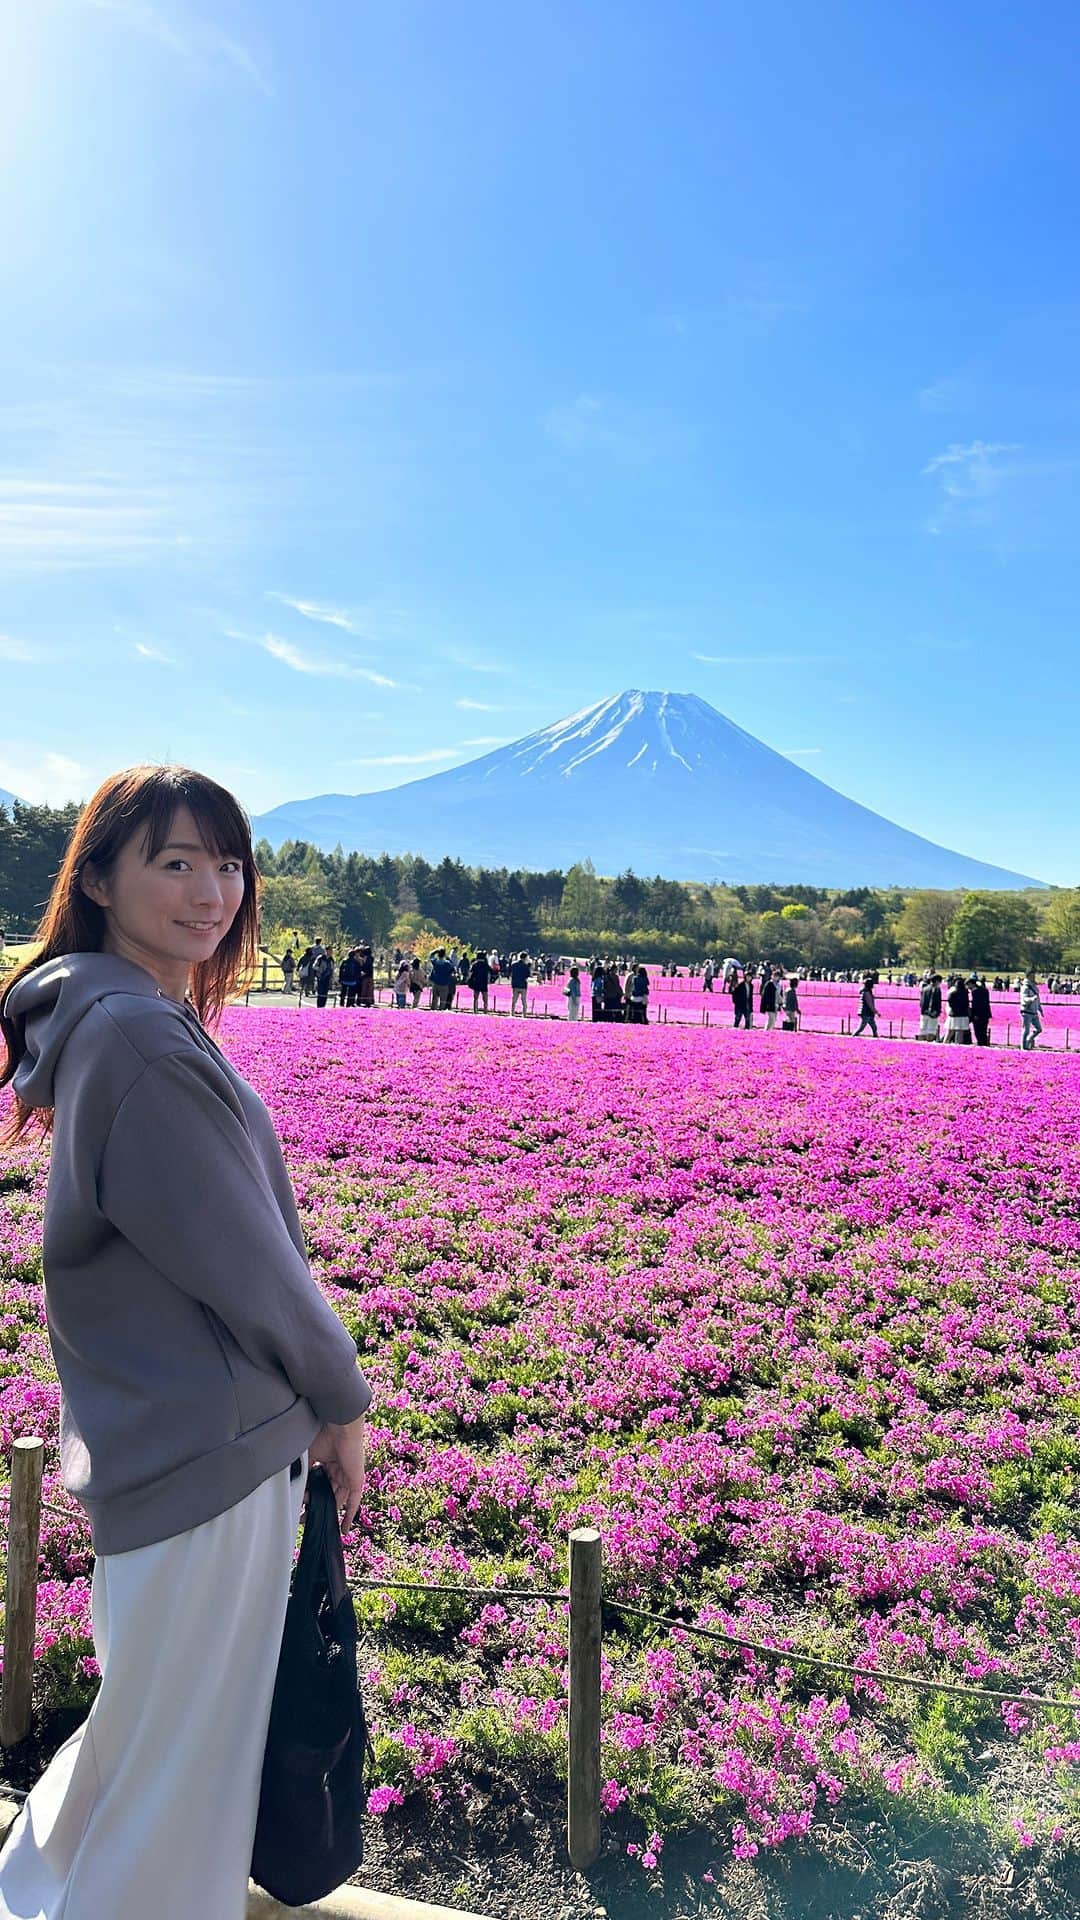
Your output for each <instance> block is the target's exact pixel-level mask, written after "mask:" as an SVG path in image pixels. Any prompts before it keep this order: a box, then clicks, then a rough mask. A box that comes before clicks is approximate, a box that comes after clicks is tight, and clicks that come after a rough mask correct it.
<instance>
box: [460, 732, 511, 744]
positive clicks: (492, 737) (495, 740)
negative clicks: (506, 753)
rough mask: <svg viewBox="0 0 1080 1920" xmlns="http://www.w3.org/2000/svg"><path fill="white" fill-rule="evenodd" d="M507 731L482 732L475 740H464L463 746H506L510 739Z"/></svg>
mask: <svg viewBox="0 0 1080 1920" xmlns="http://www.w3.org/2000/svg"><path fill="white" fill-rule="evenodd" d="M510 737H511V736H510V735H509V734H505V733H481V734H478V735H477V737H476V739H475V740H463V741H462V743H461V744H462V746H463V747H505V746H506V744H507V742H508V740H509V739H510Z"/></svg>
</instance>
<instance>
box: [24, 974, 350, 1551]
mask: <svg viewBox="0 0 1080 1920" xmlns="http://www.w3.org/2000/svg"><path fill="white" fill-rule="evenodd" d="M4 1012H5V1014H6V1015H8V1016H9V1017H10V1018H12V1019H14V1020H15V1021H17V1022H23V1021H24V1022H25V1027H24V1033H25V1038H26V1044H27V1052H26V1054H25V1056H24V1058H23V1059H22V1061H21V1062H20V1064H19V1067H18V1068H17V1070H16V1072H15V1075H14V1078H13V1080H12V1082H11V1083H10V1084H11V1085H12V1086H13V1088H14V1090H15V1092H16V1093H17V1094H18V1095H19V1097H20V1099H21V1100H23V1101H25V1102H26V1103H27V1104H28V1105H30V1106H35V1107H54V1108H55V1115H54V1121H53V1135H52V1149H51V1158H50V1165H49V1183H48V1193H47V1197H46V1201H45V1226H44V1238H43V1263H44V1274H45V1306H46V1317H47V1321H48V1328H49V1338H50V1341H51V1344H52V1351H53V1358H54V1360H55V1363H56V1371H57V1374H58V1376H59V1379H60V1387H61V1399H60V1464H61V1474H62V1478H63V1483H64V1485H65V1487H66V1488H67V1489H68V1491H69V1493H71V1494H73V1495H74V1496H75V1498H76V1499H77V1500H78V1501H79V1502H80V1503H81V1504H82V1506H83V1507H84V1508H85V1509H86V1512H87V1515H88V1517H89V1521H90V1531H91V1538H92V1541H93V1546H94V1551H95V1553H99V1554H109V1553H126V1552H127V1551H129V1550H130V1549H131V1548H133V1547H142V1546H148V1545H150V1544H151V1543H152V1542H153V1541H156V1540H165V1539H168V1538H169V1537H170V1536H171V1535H173V1534H177V1533H183V1532H186V1531H187V1529H188V1528H189V1527H195V1526H199V1525H200V1524H201V1523H202V1522H203V1521H204V1520H210V1519H212V1518H213V1517H214V1515H215V1514H219V1513H222V1512H224V1510H225V1509H226V1508H227V1507H231V1506H233V1505H235V1503H236V1502H237V1501H238V1500H243V1499H244V1498H245V1497H246V1495H247V1494H249V1493H251V1492H253V1491H254V1489H255V1488H256V1487H257V1486H259V1485H260V1484H261V1483H262V1481H264V1480H266V1479H268V1478H269V1477H270V1475H271V1474H274V1473H277V1472H279V1471H280V1469H281V1468H282V1467H284V1466H287V1465H288V1464H289V1463H290V1462H291V1461H292V1460H294V1459H295V1458H296V1457H297V1455H298V1454H300V1453H301V1452H302V1451H303V1449H304V1448H305V1447H306V1446H308V1445H309V1444H310V1442H311V1441H312V1440H313V1439H314V1437H315V1435H316V1433H317V1432H318V1430H319V1428H320V1427H321V1426H323V1425H324V1424H325V1423H327V1422H334V1423H335V1424H339V1425H341V1424H344V1423H345V1422H347V1421H350V1420H354V1419H356V1418H357V1416H358V1415H359V1414H361V1413H363V1412H364V1411H365V1410H366V1409H367V1407H368V1405H369V1404H370V1401H371V1390H370V1388H369V1386H368V1384H367V1381H366V1380H365V1379H364V1376H363V1374H362V1373H361V1372H360V1370H359V1366H358V1363H357V1350H356V1343H355V1341H354V1340H353V1339H352V1337H351V1335H350V1334H349V1333H348V1332H347V1331H346V1329H345V1327H344V1326H343V1325H342V1322H341V1320H340V1319H339V1318H338V1316H337V1314H336V1313H335V1312H334V1310H333V1308H332V1307H331V1306H330V1304H329V1302H328V1301H327V1300H326V1299H324V1297H323V1295H322V1293H321V1292H320V1290H319V1287H318V1285H317V1284H316V1282H315V1280H314V1278H313V1277H312V1273H311V1269H310V1266H309V1264H308V1258H307V1253H306V1251H305V1247H304V1237H303V1230H302V1228H301V1225H300V1220H299V1216H298V1214H297V1210H296V1201H295V1197H294V1194H293V1190H292V1185H291V1182H290V1180H289V1175H288V1171H287V1169H286V1166H285V1161H284V1158H283V1155H282V1152H281V1146H280V1144H279V1141H278V1138H277V1134H276V1133H275V1131H274V1125H273V1121H272V1120H271V1118H270V1115H269V1113H268V1112H267V1110H266V1107H265V1106H264V1105H263V1102H262V1101H261V1099H260V1098H259V1096H258V1094H257V1093H256V1092H255V1090H254V1088H253V1087H252V1086H250V1085H249V1083H248V1082H247V1081H246V1080H245V1079H243V1078H242V1076H241V1075H240V1074H239V1073H237V1072H236V1069H235V1068H234V1067H233V1066H231V1065H230V1063H229V1061H228V1060H227V1059H226V1057H225V1055H224V1054H223V1053H222V1051H221V1049H220V1048H219V1047H218V1046H217V1044H216V1043H215V1042H214V1041H213V1040H212V1039H211V1038H210V1036H209V1034H208V1033H207V1032H206V1031H205V1029H204V1028H203V1027H202V1025H201V1023H200V1021H199V1018H198V1015H197V1013H196V1011H195V1008H194V1006H193V1005H191V1004H190V1003H188V1004H185V1005H184V1006H181V1005H180V1003H179V1002H178V1001H176V1000H173V999H171V998H170V997H169V996H168V995H166V994H165V993H163V991H162V990H161V988H160V987H159V986H158V985H157V982H156V981H155V979H154V977H153V975H152V974H151V973H149V972H148V971H147V970H146V969H145V968H144V967H141V966H139V965H137V964H136V962H135V961H133V960H126V959H121V958H120V957H119V955H117V954H111V953H69V954H63V955H61V956H59V957H57V958H54V959H52V960H49V961H46V962H45V963H44V965H42V966H40V967H38V968H37V969H35V970H34V971H33V972H31V973H29V974H26V975H25V976H24V977H23V978H22V979H21V980H19V981H18V983H17V984H16V985H15V986H14V987H12V988H10V989H9V991H8V993H7V996H6V999H5V1001H4Z"/></svg>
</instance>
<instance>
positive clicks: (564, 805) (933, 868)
mask: <svg viewBox="0 0 1080 1920" xmlns="http://www.w3.org/2000/svg"><path fill="white" fill-rule="evenodd" d="M252 825H253V828H254V831H255V835H256V837H257V838H260V837H262V836H265V837H266V839H268V840H269V841H270V843H271V845H272V846H273V847H275V848H277V847H279V846H280V845H281V843H282V841H284V840H287V839H303V840H308V841H311V842H313V843H314V844H315V845H316V846H319V847H322V848H323V849H325V850H326V851H331V850H332V849H333V848H334V847H335V846H336V845H337V843H338V842H339V841H340V843H341V845H342V847H344V849H345V850H346V852H348V851H350V850H351V849H353V848H356V849H358V850H359V851H361V852H365V853H373V854H377V853H416V854H422V855H423V856H424V857H425V858H426V859H440V858H441V857H442V856H443V855H444V854H451V855H454V856H457V857H459V858H460V859H462V860H464V861H466V862H467V863H469V864H471V865H483V866H508V867H528V868H533V869H536V868H547V867H561V868H563V869H565V868H567V867H570V866H572V865H573V863H574V862H575V861H576V860H584V859H586V858H591V859H592V861H593V862H594V864H595V866H596V868H597V871H598V872H600V873H616V872H618V871H620V870H621V869H622V868H625V867H632V868H633V869H634V871H635V872H636V873H639V874H654V873H662V874H663V875H664V876H665V877H666V878H667V879H671V880H729V881H780V882H785V881H786V882H797V881H802V882H805V883H806V884H809V885H814V886H837V887H848V886H892V885H895V886H907V887H913V886H917V887H983V888H995V889H997V888H1007V887H1020V886H1033V885H1034V886H1037V885H1040V884H1041V883H1040V882H1038V881H1032V880H1028V879H1026V878H1025V877H1024V876H1023V875H1021V874H1015V873H1010V872H1008V871H1006V870H1005V869H1004V868H1001V867H993V866H987V865H986V864H985V863H984V862H982V861H979V860H971V859H968V858H967V857H966V856H965V855H963V854H960V853H952V852H950V851H949V850H948V849H947V848H945V847H940V846H936V845H935V844H934V843H933V842H932V841H930V840H924V839H922V838H921V836H920V835H918V834H915V833H909V832H908V831H907V830H906V829H905V828H903V827H897V826H894V825H893V824H892V822H891V821H889V820H886V819H884V818H883V817H882V816H881V815H880V814H877V813H871V811H870V810H869V808H867V807H862V806H860V805H859V804H858V802H857V801H854V800H847V799H845V798H844V796H843V795H842V794H839V793H837V792H835V790H834V789H833V788H832V787H827V786H826V785H825V784H824V782H823V781H821V780H816V779H815V778H814V776H813V774H810V773H807V772H806V771H805V770H804V768H802V767H797V766H794V765H793V764H792V762H791V761H790V760H786V759H785V758H784V756H783V755H782V754H779V753H775V752H774V751H773V749H772V748H771V747H766V746H763V745H762V743H761V741H760V740H755V739H754V737H753V735H752V734H749V733H745V732H744V731H743V729H742V728H741V727H737V726H735V725H734V723H733V722H732V721H730V720H727V719H725V718H724V716H723V714H721V713H718V712H717V711H716V709H715V707H710V706H709V704H708V702H707V701H705V700H701V699H699V698H698V696H697V695H696V694H692V693H641V692H638V691H636V690H631V691H629V692H626V693H621V694H617V695H615V696H614V697H613V698H612V699H610V700H601V701H598V702H597V703H596V705H594V706H591V707H583V708H582V709H581V711H580V712H579V713H574V714H571V715H569V716H568V717H567V718H566V719H564V720H559V721H556V722H555V724H554V725H553V726H550V727H542V728H540V730H539V731H538V732H536V733H531V734H528V735H526V737H525V738H524V739H522V740H516V741H514V742H513V743H512V744H511V745H510V746H506V747H499V748H497V749H496V750H495V751H494V752H492V753H487V754H484V755H483V756H482V757H481V758H480V759H479V760H471V761H469V762H468V763H467V764H466V765H465V766H462V767H453V768H451V769H450V770H449V772H446V773H435V774H430V775H428V777H427V778H426V779H422V780H410V781H409V782H407V784H406V785H404V786H401V787H391V788H388V789H387V790H386V791H385V792H382V793H366V794H335V793H329V794H321V795H318V796H316V797H315V798H313V799H310V800H292V801H288V802H286V803H285V804H284V805H282V806H279V807H274V808H273V809H272V810H271V811H270V812H269V813H265V814H261V815H258V816H257V817H255V818H254V819H253V821H252Z"/></svg>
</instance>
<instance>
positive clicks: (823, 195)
mask: <svg viewBox="0 0 1080 1920" xmlns="http://www.w3.org/2000/svg"><path fill="white" fill-rule="evenodd" d="M1075 24H1076V21H1075V11H1074V9H1072V8H1071V7H1069V6H1068V5H1065V4H1060V5H1059V4H1047V3H1045V0H1028V4H1026V5H1025V6H1024V7H1022V8H1017V7H1015V6H1014V5H1012V4H1009V5H1006V4H1003V3H1002V0H980V3H979V4H971V3H970V0H950V4H948V5H946V6H941V5H940V4H937V3H936V4H933V5H930V4H924V0H905V4H904V5H903V6H901V7H892V6H885V5H875V4H873V0H871V3H870V4H867V0H816V3H815V4H814V5H813V6H809V5H807V4H805V0H783V3H779V0H756V4H755V5H754V6H752V7H747V6H745V5H743V4H728V3H727V0H701V4H680V3H679V0H665V4H664V5H662V6H661V5H659V4H656V0H621V3H620V4H613V0H589V3H588V4H584V0H574V3H573V4H571V0H565V3H559V0H555V3H553V0H547V3H546V4H534V3H533V0H514V4H513V5H512V6H507V5H506V4H505V0H502V3H501V4H498V5H496V4H490V3H489V0H467V3H466V0H439V4H438V5H432V4H430V0H378V3H376V4H367V3H366V0H312V4H310V5H304V6H297V5H296V4H295V0H199V3H198V5H195V4H192V5H191V6H188V5H187V4H186V0H34V4H33V5H32V6H19V7H12V8H8V9H6V10H5V11H4V12H3V13H2V14H0V233H2V234H3V247H2V249H0V594H2V599H0V668H2V671H3V685H4V688H5V696H6V697H5V699H4V702H3V707H2V710H0V785H2V786H5V787H8V788H11V789H13V790H15V791H16V792H18V793H20V794H23V795H25V797H27V798H30V799H34V800H48V801H50V802H52V803H59V802H61V801H63V800H65V799H68V798H76V799H81V798H84V797H86V796H87V795H88V794H89V793H90V792H92V791H93V789H94V787H95V786H96V785H97V783H98V781H99V780H100V779H101V778H103V777H104V775H105V774H107V773H108V772H110V771H112V770H113V769H115V768H116V767H119V766H124V765H128V764H130V763H131V762H133V761H136V760H142V759H151V760H165V759H175V760H185V761H188V762H190V763H191V764H194V765H196V766H199V767H203V768H205V769H206V770H207V771H208V772H210V773H212V774H213V775H214V776H215V777H216V778H218V779H220V780H223V781H225V782H226V783H227V784H228V785H230V786H232V787H233V788H234V790H235V791H236V792H237V793H238V794H239V796H240V798H241V800H242V801H243V803H244V804H245V805H246V806H247V807H248V808H249V810H250V811H251V812H253V813H254V812H260V811H263V810H265V809H267V808H269V807H271V806H273V805H275V804H277V803H278V802H280V801H283V800H286V799H290V798H297V797H301V796H304V795H308V794H312V793H318V792H326V791H337V792H360V791H363V790H366V789H369V788H375V787H382V786H389V785H395V784H397V783H398V782H399V781H400V780H403V779H408V778H415V777H417V776H418V775H422V774H424V773H426V772H431V771H437V770H439V769H441V768H443V767H445V766H449V765H452V764H454V763H455V762H456V761H461V760H465V759H469V758H472V757H474V755H476V754H478V753H481V752H484V751H486V750H487V749H488V748H489V747H490V746H492V745H494V744H495V743H496V742H498V741H501V740H509V739H512V738H515V737H517V736H518V735H520V734H522V733H525V732H528V731H531V730H532V729H533V728H534V727H537V726H540V725H543V724H546V723H547V722H548V721H550V720H553V719H555V718H557V717H559V716H560V715H562V714H565V713H567V712H570V711H572V710H573V709H575V708H577V707H580V706H583V705H584V704H586V703H587V702H589V701H592V700H596V699H601V698H604V697H605V696H607V695H609V694H612V693H615V692H617V691H619V690H621V689H622V688H624V687H629V686H637V687H644V688H672V689H675V690H688V691H693V692H695V693H698V694H701V695H702V696H703V697H704V698H706V699H708V700H710V701H711V702H712V703H713V704H714V705H715V706H717V707H718V708H719V709H720V710H721V711H722V712H724V713H726V714H728V715H729V716H730V718H732V719H733V720H735V721H737V722H738V723H739V725H741V726H743V727H746V728H747V729H749V731H751V732H752V733H754V734H756V735H758V736H759V737H760V738H761V739H763V740H765V741H766V742H768V744H769V745H771V746H773V747H776V748H778V749H780V750H781V751H783V752H786V753H789V754H792V755H793V756H794V757H795V758H797V759H798V760H799V762H800V764H802V765H803V766H805V767H806V768H808V769H809V770H810V771H811V772H813V773H815V774H817V775H818V776H819V777H820V778H821V779H823V780H826V781H828V782H829V784H830V785H832V786H835V787H837V788H839V789H840V790H841V791H843V792H845V793H848V794H850V795H851V796H852V797H854V798H856V799H858V800H861V801H862V802H864V804H866V805H869V806H872V807H874V808H876V809H878V810H879V811H880V812H882V813H885V814H887V815H889V816H890V817H892V818H894V819H896V820H898V821H899V822H901V823H902V824H903V825H905V826H909V827H912V828H914V829H915V830H917V831H919V832H922V833H925V834H927V835H929V836H930V837H932V838H934V839H937V840H941V841H943V842H945V843H947V844H949V845H952V846H955V847H958V848H961V849H962V850H964V851H966V852H969V853H972V854H976V855H978V856H980V857H982V858H984V859H988V860H992V861H994V862H997V863H1000V864H1002V865H1005V866H1012V867H1015V868H1019V869H1020V870H1022V871H1026V872H1029V873H1036V874H1040V875H1041V876H1043V877H1044V878H1046V879H1049V880H1054V881H1059V882H1064V883H1075V882H1077V881H1078V880H1080V857H1078V853H1077V848H1076V844H1075V828H1074V822H1075V814H1076V805H1075V801H1076V785H1077V781H1076V771H1075V769H1076V749H1075V741H1076V736H1077V721H1078V718H1080V714H1078V707H1080V672H1078V670H1077V656H1078V652H1080V620H1078V609H1080V361H1078V342H1080V258H1078V255H1077V250H1076V246H1075V235H1076V232H1077V226H1078V223H1077V198H1078V186H1080V137H1078V133H1077V112H1076V98H1077V91H1076V90H1077V81H1078V78H1080V75H1078V71H1077V68H1078V64H1080V56H1078V52H1077V35H1076V32H1075ZM732 799H733V804H735V805H738V804H739V801H738V797H737V796H733V797H732ZM747 834H748V835H749V836H751V837H752V835H753V818H752V815H749V816H748V818H747Z"/></svg>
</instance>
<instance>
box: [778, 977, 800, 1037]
mask: <svg viewBox="0 0 1080 1920" xmlns="http://www.w3.org/2000/svg"><path fill="white" fill-rule="evenodd" d="M776 991H777V993H782V994H783V997H784V1032H785V1033H798V1031H799V1011H800V1010H799V987H798V982H797V980H796V978H795V975H794V974H792V976H791V979H790V980H789V981H788V983H787V986H786V987H785V986H784V982H783V980H778V981H777V984H776Z"/></svg>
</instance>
